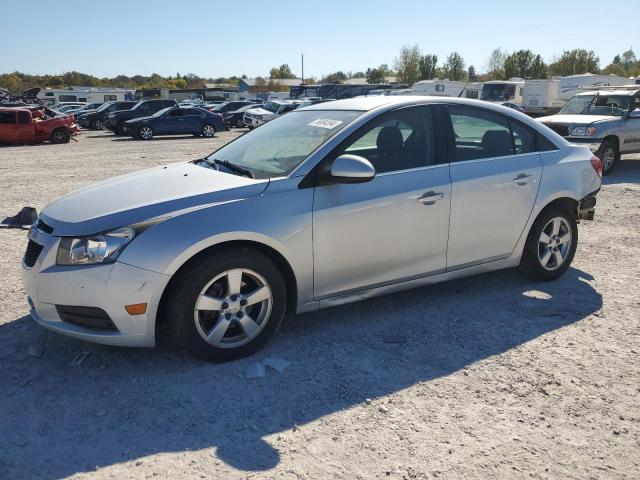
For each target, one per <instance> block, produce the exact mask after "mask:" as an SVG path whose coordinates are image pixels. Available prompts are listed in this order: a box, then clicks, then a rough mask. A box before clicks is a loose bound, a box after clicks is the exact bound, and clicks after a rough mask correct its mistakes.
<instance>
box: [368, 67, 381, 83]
mask: <svg viewBox="0 0 640 480" xmlns="http://www.w3.org/2000/svg"><path fill="white" fill-rule="evenodd" d="M384 73H385V72H383V71H382V70H381V69H379V68H367V71H366V74H365V76H366V77H367V83H368V84H370V85H377V84H381V83H384V82H385V75H384Z"/></svg>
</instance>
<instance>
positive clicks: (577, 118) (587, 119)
mask: <svg viewBox="0 0 640 480" xmlns="http://www.w3.org/2000/svg"><path fill="white" fill-rule="evenodd" d="M615 118H616V117H610V116H607V115H549V116H548V117H540V118H537V119H536V120H538V121H539V122H542V123H561V124H566V125H590V124H592V123H595V122H602V121H605V120H613V119H615Z"/></svg>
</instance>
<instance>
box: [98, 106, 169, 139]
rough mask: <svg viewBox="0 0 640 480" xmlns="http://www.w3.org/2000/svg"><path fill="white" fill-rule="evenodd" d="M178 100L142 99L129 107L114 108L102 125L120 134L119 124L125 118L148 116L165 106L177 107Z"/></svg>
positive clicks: (124, 120) (125, 119)
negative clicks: (123, 108)
mask: <svg viewBox="0 0 640 480" xmlns="http://www.w3.org/2000/svg"><path fill="white" fill-rule="evenodd" d="M177 106H178V102H176V101H175V100H159V99H153V100H142V101H140V102H138V103H137V104H136V105H134V106H133V107H132V108H131V109H127V110H116V111H115V112H110V113H108V114H107V117H106V119H105V122H104V127H105V128H107V129H108V130H111V131H112V132H114V133H116V134H122V130H121V125H122V124H123V123H124V122H126V121H127V120H132V119H134V118H140V117H148V116H149V115H153V114H154V113H156V112H159V111H160V110H162V109H164V108H167V107H177Z"/></svg>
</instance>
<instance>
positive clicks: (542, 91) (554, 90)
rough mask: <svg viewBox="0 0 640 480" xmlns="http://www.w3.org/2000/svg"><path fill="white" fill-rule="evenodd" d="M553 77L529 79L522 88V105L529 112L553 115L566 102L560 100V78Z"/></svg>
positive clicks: (535, 114) (536, 114)
mask: <svg viewBox="0 0 640 480" xmlns="http://www.w3.org/2000/svg"><path fill="white" fill-rule="evenodd" d="M561 78H562V77H553V78H552V79H550V80H549V79H540V80H527V81H525V82H524V88H523V90H522V106H523V107H524V108H525V110H526V111H527V113H529V114H531V115H534V116H538V115H553V114H554V113H557V112H558V111H559V110H560V109H561V108H562V106H563V105H564V104H565V102H564V101H563V100H560V80H561Z"/></svg>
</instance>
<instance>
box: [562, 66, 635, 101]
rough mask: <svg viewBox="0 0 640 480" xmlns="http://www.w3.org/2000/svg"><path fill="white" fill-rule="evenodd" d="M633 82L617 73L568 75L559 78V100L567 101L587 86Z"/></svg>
mask: <svg viewBox="0 0 640 480" xmlns="http://www.w3.org/2000/svg"><path fill="white" fill-rule="evenodd" d="M629 83H633V82H631V81H629V79H628V78H625V77H619V76H618V75H613V74H612V75H596V74H593V73H583V74H582V75H569V76H567V77H562V80H560V94H559V98H560V100H563V102H567V101H569V100H571V97H573V96H574V95H575V94H576V93H578V92H579V91H580V90H584V89H585V88H587V89H588V88H589V87H616V86H623V85H628V84H629Z"/></svg>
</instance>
